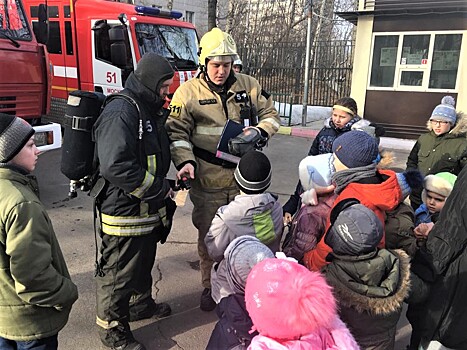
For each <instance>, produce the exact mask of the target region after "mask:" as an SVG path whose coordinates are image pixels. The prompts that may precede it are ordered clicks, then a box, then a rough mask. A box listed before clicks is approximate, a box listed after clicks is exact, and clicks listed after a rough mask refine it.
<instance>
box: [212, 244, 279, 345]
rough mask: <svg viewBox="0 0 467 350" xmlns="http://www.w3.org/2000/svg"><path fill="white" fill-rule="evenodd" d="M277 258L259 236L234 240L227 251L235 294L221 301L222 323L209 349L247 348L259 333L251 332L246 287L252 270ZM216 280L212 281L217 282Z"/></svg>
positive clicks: (214, 332)
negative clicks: (263, 261) (258, 264)
mask: <svg viewBox="0 0 467 350" xmlns="http://www.w3.org/2000/svg"><path fill="white" fill-rule="evenodd" d="M266 258H274V254H273V252H272V251H271V249H269V248H268V247H266V246H265V245H264V244H263V243H261V242H260V241H259V239H258V238H256V237H251V236H240V237H238V238H235V239H234V240H233V241H232V242H231V243H230V244H229V245H228V246H227V249H226V250H225V253H224V260H222V262H221V264H223V263H225V264H226V266H227V275H226V280H227V283H228V284H229V288H230V289H231V290H232V291H233V294H230V295H229V296H227V297H225V298H222V299H221V301H220V303H219V304H218V305H217V309H216V312H217V315H218V316H219V321H218V322H217V323H216V326H215V328H214V330H213V331H212V334H211V338H210V339H209V343H208V345H207V347H206V349H207V350H211V349H212V350H218V349H224V350H229V349H236V350H240V349H246V348H247V347H248V345H250V342H251V339H252V338H253V337H254V336H255V335H257V334H258V333H257V332H253V333H250V332H249V331H250V329H251V327H252V325H253V324H252V322H251V318H250V316H249V315H248V312H247V311H246V306H245V284H246V279H247V277H248V274H249V273H250V270H251V269H252V268H253V266H255V265H256V264H257V263H259V262H260V261H262V260H264V259H266ZM214 279H215V277H214V276H213V277H212V278H211V281H214Z"/></svg>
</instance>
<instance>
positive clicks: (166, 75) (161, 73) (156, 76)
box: [134, 52, 174, 95]
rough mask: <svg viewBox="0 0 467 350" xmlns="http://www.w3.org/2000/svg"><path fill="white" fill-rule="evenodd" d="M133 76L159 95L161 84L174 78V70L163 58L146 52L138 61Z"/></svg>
mask: <svg viewBox="0 0 467 350" xmlns="http://www.w3.org/2000/svg"><path fill="white" fill-rule="evenodd" d="M134 75H135V76H136V78H138V80H139V81H140V82H141V84H143V85H144V86H146V87H147V88H148V89H149V90H151V91H152V92H154V93H155V94H156V95H159V89H160V86H161V84H162V83H163V82H164V81H166V80H168V79H170V78H172V77H173V76H174V70H173V68H172V66H171V65H170V63H169V61H167V60H166V59H165V58H164V57H162V56H159V55H158V54H155V53H154V52H148V53H145V54H144V55H143V57H141V59H140V60H139V62H138V65H137V66H136V70H135V71H134Z"/></svg>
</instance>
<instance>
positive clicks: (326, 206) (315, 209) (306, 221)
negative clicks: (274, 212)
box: [282, 153, 337, 262]
mask: <svg viewBox="0 0 467 350" xmlns="http://www.w3.org/2000/svg"><path fill="white" fill-rule="evenodd" d="M298 169H299V178H300V185H301V186H302V188H303V189H304V192H303V194H302V195H301V198H302V200H301V202H302V203H303V204H302V207H301V208H300V209H299V211H298V212H297V213H296V214H295V215H294V218H293V220H292V222H291V224H290V227H289V232H288V233H287V235H286V237H285V240H284V243H283V244H282V251H283V252H284V253H285V254H286V255H287V256H289V257H293V258H294V259H296V260H298V261H299V262H301V261H302V259H303V254H304V253H305V252H307V251H309V250H311V249H314V248H315V247H316V244H317V243H318V241H319V240H320V239H321V236H322V235H323V233H324V230H325V226H326V218H327V216H328V214H329V211H330V210H331V207H332V204H333V203H334V199H335V198H336V197H337V195H335V194H334V193H333V192H332V191H331V192H330V193H324V194H318V192H319V191H320V190H321V189H323V188H324V189H325V188H327V187H329V186H330V185H331V175H332V173H333V172H334V166H333V165H332V153H326V154H320V155H317V156H308V157H306V158H304V159H303V160H302V161H301V162H300V165H299V167H298ZM284 224H286V223H285V222H284Z"/></svg>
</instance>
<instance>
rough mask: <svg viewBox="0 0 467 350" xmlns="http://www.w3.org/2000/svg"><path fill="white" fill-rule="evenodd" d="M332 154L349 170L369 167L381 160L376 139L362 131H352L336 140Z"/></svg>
mask: <svg viewBox="0 0 467 350" xmlns="http://www.w3.org/2000/svg"><path fill="white" fill-rule="evenodd" d="M332 152H333V153H334V154H335V155H336V157H337V158H338V159H339V160H340V161H341V163H342V164H344V165H345V166H346V167H347V168H358V167H362V166H367V165H370V164H371V163H377V162H378V161H379V159H380V157H379V153H378V144H377V142H376V140H375V138H374V137H371V136H370V135H368V134H367V133H366V132H363V131H361V130H351V131H348V132H346V133H344V134H342V135H341V136H339V137H338V138H336V139H335V140H334V143H333V144H332Z"/></svg>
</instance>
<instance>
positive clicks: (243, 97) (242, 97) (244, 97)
mask: <svg viewBox="0 0 467 350" xmlns="http://www.w3.org/2000/svg"><path fill="white" fill-rule="evenodd" d="M234 100H235V102H237V103H247V102H248V94H247V93H246V91H239V92H236V93H235V96H234Z"/></svg>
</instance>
